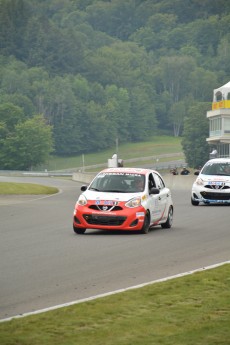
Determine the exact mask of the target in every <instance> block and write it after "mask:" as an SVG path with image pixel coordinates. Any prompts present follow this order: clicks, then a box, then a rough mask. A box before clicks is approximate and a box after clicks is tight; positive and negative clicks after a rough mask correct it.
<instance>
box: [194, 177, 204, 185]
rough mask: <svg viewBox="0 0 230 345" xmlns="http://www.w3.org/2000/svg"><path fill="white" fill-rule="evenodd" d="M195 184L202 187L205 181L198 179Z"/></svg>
mask: <svg viewBox="0 0 230 345" xmlns="http://www.w3.org/2000/svg"><path fill="white" fill-rule="evenodd" d="M195 184H197V185H198V186H202V185H204V181H203V180H202V179H201V178H197V179H196V181H195Z"/></svg>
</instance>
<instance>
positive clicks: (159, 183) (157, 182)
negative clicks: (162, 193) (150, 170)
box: [153, 174, 165, 189]
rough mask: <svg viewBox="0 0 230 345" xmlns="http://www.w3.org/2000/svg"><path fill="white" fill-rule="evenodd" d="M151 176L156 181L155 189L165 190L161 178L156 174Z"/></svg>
mask: <svg viewBox="0 0 230 345" xmlns="http://www.w3.org/2000/svg"><path fill="white" fill-rule="evenodd" d="M153 175H154V179H155V181H156V187H157V188H159V189H163V188H165V184H164V181H163V180H162V178H161V177H160V176H159V175H157V174H153Z"/></svg>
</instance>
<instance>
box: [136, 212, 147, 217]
mask: <svg viewBox="0 0 230 345" xmlns="http://www.w3.org/2000/svg"><path fill="white" fill-rule="evenodd" d="M144 215H145V213H144V212H137V213H136V217H144Z"/></svg>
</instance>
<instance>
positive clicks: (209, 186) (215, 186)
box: [205, 184, 230, 189]
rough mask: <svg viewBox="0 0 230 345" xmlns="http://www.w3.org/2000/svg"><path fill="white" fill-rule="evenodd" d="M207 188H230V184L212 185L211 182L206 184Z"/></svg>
mask: <svg viewBox="0 0 230 345" xmlns="http://www.w3.org/2000/svg"><path fill="white" fill-rule="evenodd" d="M205 188H208V189H230V187H229V186H223V185H210V184H207V185H206V186H205Z"/></svg>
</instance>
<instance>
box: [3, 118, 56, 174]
mask: <svg viewBox="0 0 230 345" xmlns="http://www.w3.org/2000/svg"><path fill="white" fill-rule="evenodd" d="M52 146H53V141H52V128H51V126H48V125H46V123H45V120H44V117H43V116H41V115H36V116H34V117H33V118H31V119H28V120H26V121H24V122H21V123H18V124H17V125H16V126H15V130H14V131H12V132H11V133H10V135H8V136H7V137H6V139H5V140H3V141H2V147H1V154H0V165H1V166H2V168H3V169H10V170H28V169H31V168H32V167H35V166H37V165H40V164H41V163H44V162H45V161H46V160H47V159H48V157H49V154H50V153H51V152H52Z"/></svg>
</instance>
